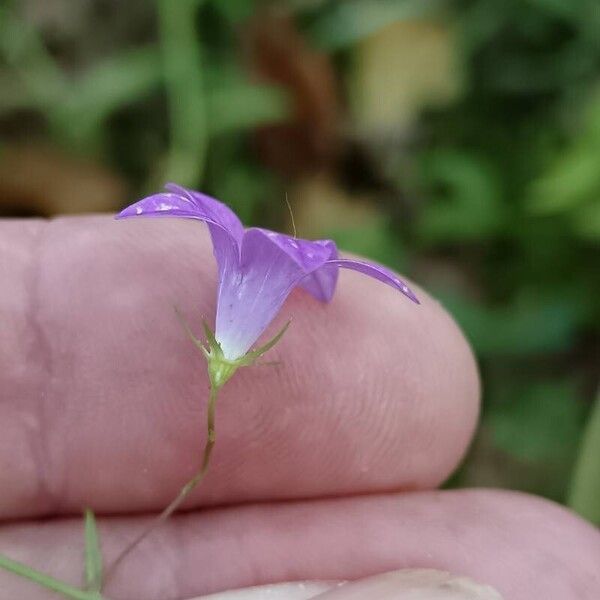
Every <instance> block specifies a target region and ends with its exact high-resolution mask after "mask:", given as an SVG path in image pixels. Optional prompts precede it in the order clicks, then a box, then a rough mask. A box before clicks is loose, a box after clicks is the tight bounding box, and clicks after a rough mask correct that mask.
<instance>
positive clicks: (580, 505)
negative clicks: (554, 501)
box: [569, 394, 600, 525]
mask: <svg viewBox="0 0 600 600" xmlns="http://www.w3.org/2000/svg"><path fill="white" fill-rule="evenodd" d="M569 506H570V507H571V508H573V510H576V511H577V512H578V513H579V514H580V515H581V516H583V517H585V518H586V519H589V520H590V521H592V523H595V524H596V525H600V394H599V395H598V396H597V397H596V403H595V407H594V408H593V409H592V413H591V416H590V419H589V421H588V423H587V427H586V429H585V433H584V436H583V439H582V442H581V447H580V450H579V457H578V460H577V464H576V466H575V471H574V473H573V480H572V482H571V491H570V494H569Z"/></svg>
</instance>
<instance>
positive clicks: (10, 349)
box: [0, 217, 600, 600]
mask: <svg viewBox="0 0 600 600" xmlns="http://www.w3.org/2000/svg"><path fill="white" fill-rule="evenodd" d="M0 257H1V258H0V280H1V281H2V282H3V283H4V285H3V288H2V290H1V291H0V315H1V316H2V325H1V327H2V329H1V332H2V335H1V336H0V357H1V362H0V364H1V365H2V369H1V371H0V390H1V394H2V396H1V401H0V492H1V493H0V517H1V518H2V519H4V520H5V521H6V523H5V525H3V526H2V528H1V529H0V552H2V553H4V554H6V555H8V556H10V557H12V558H15V559H17V560H20V561H21V562H24V563H26V564H28V565H31V566H33V567H35V568H38V569H40V570H42V571H45V572H49V573H52V574H53V575H55V576H56V577H58V578H60V579H64V580H66V581H71V582H73V583H74V584H79V583H80V579H81V572H82V554H83V550H82V539H83V536H82V523H81V518H80V517H79V515H80V513H81V510H82V509H83V508H84V507H86V506H90V507H92V508H93V509H94V510H95V511H96V513H97V515H98V517H99V523H100V531H101V536H102V544H103V551H104V555H105V562H106V563H107V564H110V562H111V558H114V557H116V556H117V555H118V553H119V551H120V550H121V549H122V548H123V547H124V546H125V545H126V544H127V542H128V541H129V540H130V539H132V538H134V537H135V535H136V534H137V533H138V532H139V531H141V530H143V528H144V527H145V526H146V525H147V523H148V521H149V519H151V517H150V516H148V513H152V512H155V511H158V510H160V509H161V508H163V507H164V506H165V505H166V504H167V503H168V502H169V501H170V500H172V498H173V496H174V495H175V494H176V492H177V491H178V490H179V488H180V486H181V485H182V484H183V483H185V481H187V479H188V478H189V476H190V475H191V474H192V473H193V472H194V470H195V469H196V468H197V466H198V460H199V456H200V452H201V450H202V445H203V441H204V440H203V435H204V423H205V418H204V410H205V400H206V391H207V377H206V373H205V364H204V359H203V357H202V356H201V355H200V354H199V353H198V352H196V350H195V349H194V348H193V346H192V345H191V344H190V342H189V340H188V339H187V338H186V336H185V333H184V332H183V331H182V329H181V327H180V324H179V322H178V321H177V318H176V317H175V313H174V310H173V308H174V307H175V306H177V308H179V309H180V311H181V312H182V313H183V314H184V315H185V317H186V319H187V320H188V322H190V324H198V323H200V321H201V318H202V317H203V316H206V317H210V315H212V314H214V288H215V277H216V275H215V267H214V261H213V259H212V256H211V250H210V243H209V240H208V236H207V235H205V234H203V232H202V230H201V228H198V226H197V224H195V223H190V222H185V221H178V220H173V221H170V220H163V221H160V222H156V221H143V222H140V221H138V222H135V221H132V222H122V223H115V222H114V221H113V220H112V219H111V218H109V217H93V218H83V217H82V218H71V219H59V220H55V221H52V222H49V223H48V222H43V221H6V222H3V223H2V224H1V225H0ZM419 297H420V299H421V300H422V305H421V306H420V307H416V306H414V305H412V304H410V303H408V302H403V301H402V300H401V299H399V298H398V296H397V294H396V293H395V292H394V291H393V290H391V289H387V288H386V287H384V286H381V285H378V284H377V283H376V282H373V281H370V280H367V279H362V278H360V277H359V276H356V275H355V274H352V273H342V274H341V282H340V286H339V290H338V292H337V293H336V297H335V299H334V300H333V302H332V303H331V304H330V305H327V306H323V305H319V304H317V303H315V302H314V301H312V300H308V299H306V298H305V296H304V295H303V293H302V292H297V293H295V294H293V295H292V297H291V298H290V299H289V300H288V302H287V303H286V305H285V307H284V310H283V314H282V315H281V316H280V320H279V322H280V323H281V322H284V321H285V320H286V319H287V318H289V317H290V316H291V317H293V319H294V320H293V323H292V326H291V327H290V328H289V330H288V332H287V333H286V335H285V336H284V338H283V340H282V341H281V342H280V343H279V344H278V345H277V346H276V347H275V348H274V350H272V351H271V353H270V355H269V360H275V361H280V364H279V365H278V366H276V367H268V366H264V367H253V368H251V369H243V370H241V371H240V372H239V373H238V374H236V376H235V377H234V378H233V379H232V380H231V381H230V382H229V384H228V385H227V386H226V387H225V388H224V389H223V391H222V393H221V396H220V399H219V405H218V407H217V444H216V449H215V454H214V458H213V463H212V466H211V470H210V472H209V475H208V477H207V478H206V480H205V482H204V483H203V484H202V486H201V487H200V488H199V489H198V490H196V491H195V492H194V495H193V497H192V498H190V500H189V501H188V503H187V505H186V506H187V507H188V508H189V509H190V512H188V513H186V514H180V515H177V516H175V517H174V518H172V519H171V520H170V521H169V522H168V523H167V524H165V525H164V526H163V527H162V528H161V529H159V530H157V531H156V532H154V533H153V534H152V536H151V537H149V538H148V539H147V540H145V541H144V543H143V545H140V546H139V548H137V549H136V550H135V551H134V552H133V553H132V554H131V555H130V556H129V557H128V558H127V560H126V561H125V562H123V564H122V566H121V568H120V569H119V570H118V571H117V572H116V573H115V576H114V578H113V579H112V580H111V581H110V582H109V585H108V586H107V587H106V595H107V596H108V597H109V598H111V599H115V600H120V599H121V598H123V599H132V600H133V599H135V600H167V599H187V598H193V597H196V596H199V595H202V594H208V593H211V592H216V591H220V590H225V589H232V588H238V587H244V586H251V585H258V584H264V583H270V582H281V581H299V580H309V581H340V580H347V579H352V580H354V579H358V578H362V577H365V576H368V575H372V574H374V573H381V572H386V571H392V570H396V569H400V568H407V567H413V568H414V567H428V568H435V569H444V570H448V571H450V572H453V573H457V574H461V575H466V576H468V577H471V578H473V579H475V580H477V581H479V582H482V583H484V584H489V585H491V586H493V587H495V588H496V589H497V590H499V591H500V592H501V593H502V594H503V596H504V598H505V600H526V599H527V600H530V599H531V598H543V599H544V600H565V599H571V598H573V599H577V600H596V599H597V598H598V597H599V595H600V575H599V571H600V567H599V565H600V534H599V533H598V532H597V531H596V530H594V529H593V528H592V527H591V526H590V525H587V524H585V523H584V522H583V521H581V520H580V519H578V518H577V517H575V516H573V515H571V514H570V513H568V511H566V510H564V509H563V508H560V507H557V506H555V505H553V504H551V503H549V502H546V501H544V500H540V499H536V498H532V497H528V496H525V495H522V494H515V493H510V492H500V491H491V490H487V491H485V490H459V491H444V492H439V491H428V490H432V488H434V487H435V486H437V485H439V484H440V483H441V482H442V481H443V480H444V479H445V478H446V477H447V476H448V475H449V474H450V473H451V472H452V471H453V469H454V468H455V467H456V465H457V463H458V462H459V460H460V458H461V457H462V455H463V453H464V451H465V449H466V446H467V445H468V443H469V440H470V438H471V436H472V434H473V430H474V427H475V422H476V418H477V412H478V395H479V391H478V382H477V375H476V370H475V365H474V362H473V359H472V356H471V353H470V350H469V349H468V346H467V344H466V343H465V341H464V340H463V338H462V336H461V334H460V333H459V332H458V330H457V329H456V327H455V326H454V325H453V323H452V321H451V320H450V318H449V317H448V316H447V315H446V314H445V313H444V311H443V310H442V309H441V308H440V307H439V305H438V304H437V303H436V302H435V301H433V300H431V299H429V298H428V297H427V296H426V294H424V293H423V292H420V293H419ZM278 325H279V323H276V324H275V326H274V327H273V331H275V330H277V327H278ZM201 507H202V510H199V509H200V508H201ZM109 515H113V516H109ZM116 515H119V516H116ZM50 517H52V519H50ZM16 519H18V520H19V521H18V522H15V523H9V522H8V521H11V520H16ZM40 519H42V520H40ZM380 581H381V580H380ZM383 585H384V586H387V588H386V589H388V591H389V590H392V591H391V592H389V593H390V594H391V593H393V594H395V595H394V596H391V595H388V596H382V595H381V593H382V592H381V590H380V591H379V592H365V591H364V590H363V592H361V593H362V594H363V596H362V597H368V598H373V600H378V599H379V598H383V597H390V598H391V597H394V598H395V597H398V598H402V596H399V595H398V594H399V591H398V589H399V587H400V586H401V585H402V584H399V583H398V581H397V580H396V579H394V578H393V577H391V578H390V579H389V580H386V581H385V582H384V584H383ZM342 589H343V588H342ZM337 593H344V592H343V591H338V592H336V594H337ZM346 593H347V594H350V593H352V592H351V588H350V587H348V588H347V589H346ZM377 594H379V596H378V595H377ZM46 597H48V598H50V597H53V596H50V595H48V593H47V592H45V591H43V590H39V589H37V588H35V587H34V586H33V585H32V584H31V583H30V582H27V581H24V580H21V579H17V578H15V577H14V576H13V575H10V574H7V573H2V572H0V600H5V599H6V600H8V599H10V600H14V599H15V598H18V599H21V598H26V599H31V600H37V599H42V598H46ZM282 597H283V596H282ZM288 597H291V596H288ZM298 597H300V596H298ZM305 597H306V596H305ZM348 597H354V598H356V597H359V596H356V595H355V596H349V595H348ZM432 597H433V596H432ZM456 597H460V596H456ZM465 597H468V596H465ZM340 598H341V596H340Z"/></svg>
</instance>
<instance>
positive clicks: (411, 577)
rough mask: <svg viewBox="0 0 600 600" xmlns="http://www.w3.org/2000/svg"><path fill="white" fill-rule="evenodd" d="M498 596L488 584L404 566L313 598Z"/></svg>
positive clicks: (470, 599) (469, 599) (487, 599)
mask: <svg viewBox="0 0 600 600" xmlns="http://www.w3.org/2000/svg"><path fill="white" fill-rule="evenodd" d="M366 598H368V599H369V600H502V596H501V595H500V594H499V593H498V592H497V591H496V590H495V589H493V588H492V587H490V586H487V585H481V584H479V583H476V582H474V581H473V580H471V579H467V578H466V577H459V576H456V575H452V574H451V573H447V572H445V571H435V570H432V569H405V570H402V571H393V572H390V573H384V574H383V575H376V576H375V577H368V578H367V579H361V580H359V581H355V582H350V583H347V584H345V585H342V586H341V587H338V588H336V589H333V590H330V591H327V592H325V593H323V594H320V595H318V596H317V597H316V598H315V600H365V599H366Z"/></svg>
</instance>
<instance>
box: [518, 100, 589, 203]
mask: <svg viewBox="0 0 600 600" xmlns="http://www.w3.org/2000/svg"><path fill="white" fill-rule="evenodd" d="M556 154H557V156H556V158H555V160H554V161H553V162H552V163H551V164H550V167H549V168H548V170H547V172H546V173H545V174H544V175H542V176H541V177H540V178H539V179H537V180H536V181H534V182H533V184H532V185H531V186H530V189H529V193H528V198H527V204H528V207H529V208H530V210H531V211H532V212H535V213H540V214H552V213H560V212H565V211H569V210H572V209H573V208H574V207H576V206H578V205H581V204H582V203H585V202H588V201H593V202H597V201H598V198H599V197H600V168H599V166H598V165H599V157H600V95H599V94H598V93H595V94H594V95H593V96H592V101H591V102H589V105H588V108H587V110H586V111H585V114H584V118H583V119H582V123H581V125H580V127H579V130H578V132H577V133H576V135H575V136H574V137H573V139H572V140H571V141H570V142H569V143H568V145H567V146H566V147H563V148H559V149H557V151H556Z"/></svg>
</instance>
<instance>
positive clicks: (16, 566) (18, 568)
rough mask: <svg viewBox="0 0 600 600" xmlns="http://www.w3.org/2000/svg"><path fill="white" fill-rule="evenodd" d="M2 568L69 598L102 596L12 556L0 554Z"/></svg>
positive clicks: (84, 599)
mask: <svg viewBox="0 0 600 600" xmlns="http://www.w3.org/2000/svg"><path fill="white" fill-rule="evenodd" d="M0 569H4V570H5V571H8V572H10V573H14V574H15V575H18V576H19V577H22V578H23V579H28V580H29V581H32V582H33V583H37V584H38V585H39V586H41V587H43V588H46V589H47V590H50V591H52V592H56V593H57V594H61V595H62V596H64V597H65V598H69V600H99V599H101V596H100V595H99V594H98V593H94V592H86V591H84V590H80V589H78V588H76V587H73V586H71V585H69V584H67V583H64V582H63V581H60V580H59V579H55V578H54V577H50V575H46V574H45V573H42V572H40V571H36V570H35V569H32V568H31V567H28V566H27V565H24V564H23V563H20V562H17V561H15V560H11V559H10V558H8V557H6V556H3V555H2V554H0Z"/></svg>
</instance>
